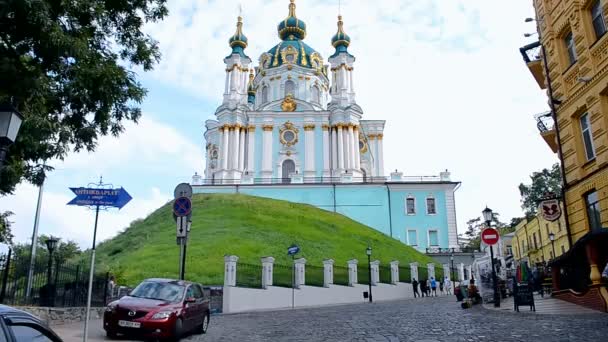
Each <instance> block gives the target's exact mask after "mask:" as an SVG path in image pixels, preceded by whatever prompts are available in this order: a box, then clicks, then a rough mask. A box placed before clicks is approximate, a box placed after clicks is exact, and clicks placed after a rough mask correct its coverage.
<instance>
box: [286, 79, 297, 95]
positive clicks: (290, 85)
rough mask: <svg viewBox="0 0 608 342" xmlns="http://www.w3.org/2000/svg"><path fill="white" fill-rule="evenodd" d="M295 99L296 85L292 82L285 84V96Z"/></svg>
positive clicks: (288, 81)
mask: <svg viewBox="0 0 608 342" xmlns="http://www.w3.org/2000/svg"><path fill="white" fill-rule="evenodd" d="M290 94H291V96H293V97H296V84H295V83H294V82H293V81H292V80H287V82H285V96H287V95H290Z"/></svg>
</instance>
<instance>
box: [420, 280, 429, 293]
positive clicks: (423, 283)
mask: <svg viewBox="0 0 608 342" xmlns="http://www.w3.org/2000/svg"><path fill="white" fill-rule="evenodd" d="M420 294H422V296H421V297H424V296H425V295H426V281H425V280H424V279H422V280H420ZM427 297H428V296H427Z"/></svg>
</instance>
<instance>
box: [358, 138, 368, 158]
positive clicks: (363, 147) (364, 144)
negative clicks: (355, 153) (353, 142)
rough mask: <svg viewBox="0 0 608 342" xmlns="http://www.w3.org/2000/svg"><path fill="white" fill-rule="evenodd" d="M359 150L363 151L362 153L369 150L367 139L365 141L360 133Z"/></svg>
mask: <svg viewBox="0 0 608 342" xmlns="http://www.w3.org/2000/svg"><path fill="white" fill-rule="evenodd" d="M359 152H361V154H363V153H366V152H367V141H365V137H364V136H363V135H359Z"/></svg>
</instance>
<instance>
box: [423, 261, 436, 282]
mask: <svg viewBox="0 0 608 342" xmlns="http://www.w3.org/2000/svg"><path fill="white" fill-rule="evenodd" d="M426 268H427V269H428V270H429V279H431V278H433V279H437V278H436V277H435V264H426Z"/></svg>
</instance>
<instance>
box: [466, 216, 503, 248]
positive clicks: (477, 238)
mask: <svg viewBox="0 0 608 342" xmlns="http://www.w3.org/2000/svg"><path fill="white" fill-rule="evenodd" d="M491 225H492V227H494V228H496V229H498V231H499V232H500V233H501V234H503V231H505V229H506V228H508V227H509V226H508V225H507V224H505V223H504V222H502V221H500V214H499V213H496V212H495V213H492V221H491ZM485 227H486V223H485V222H484V221H483V218H482V217H481V216H479V217H475V218H472V219H470V220H468V221H467V230H466V231H465V233H464V235H466V237H467V238H469V239H471V241H470V242H469V245H468V246H467V247H471V248H475V249H479V247H480V246H481V231H482V230H483V228H485Z"/></svg>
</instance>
